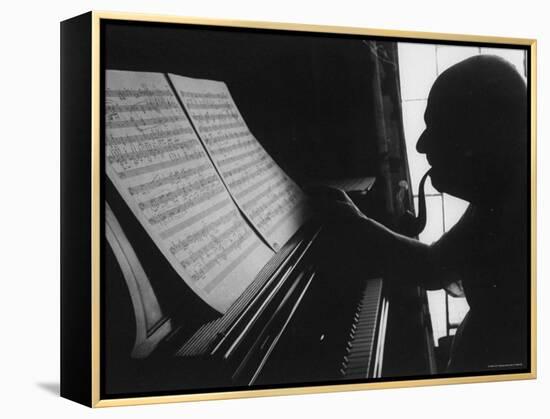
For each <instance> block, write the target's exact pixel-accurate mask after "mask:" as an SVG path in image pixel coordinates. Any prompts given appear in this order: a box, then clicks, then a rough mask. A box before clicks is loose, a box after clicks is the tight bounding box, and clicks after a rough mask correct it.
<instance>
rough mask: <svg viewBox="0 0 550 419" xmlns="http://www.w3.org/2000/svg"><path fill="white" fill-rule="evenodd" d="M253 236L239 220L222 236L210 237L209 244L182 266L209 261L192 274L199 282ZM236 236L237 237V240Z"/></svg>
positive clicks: (183, 262)
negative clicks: (213, 255)
mask: <svg viewBox="0 0 550 419" xmlns="http://www.w3.org/2000/svg"><path fill="white" fill-rule="evenodd" d="M252 234H253V233H252V231H251V230H249V229H246V228H244V222H243V221H242V220H241V219H237V220H235V221H234V222H233V223H232V224H231V227H230V228H228V229H227V230H225V231H224V232H223V233H222V234H220V235H217V236H215V237H210V241H208V243H206V244H205V245H203V246H202V247H201V248H199V249H198V250H197V251H195V252H193V253H191V254H190V255H189V256H188V257H187V258H185V259H183V260H182V261H181V262H180V264H181V266H182V267H183V268H184V269H186V268H188V267H192V266H194V265H196V264H197V262H200V261H203V260H207V261H208V262H206V263H201V265H202V266H201V268H199V269H198V270H196V271H195V272H194V273H193V274H192V277H193V279H194V280H195V281H197V280H199V279H201V278H202V277H203V276H204V275H205V274H206V273H208V272H209V271H210V269H212V268H213V267H214V266H215V265H216V264H219V263H220V261H225V260H227V256H228V255H229V254H230V253H231V252H232V251H234V250H235V249H236V248H238V247H239V246H240V245H241V244H242V242H243V241H245V240H246V239H247V238H249V237H250V236H251V235H252ZM235 236H237V237H236V238H235ZM227 241H229V243H226V242H227ZM216 250H217V251H216ZM212 254H215V255H216V257H214V258H212V257H211V255H212Z"/></svg>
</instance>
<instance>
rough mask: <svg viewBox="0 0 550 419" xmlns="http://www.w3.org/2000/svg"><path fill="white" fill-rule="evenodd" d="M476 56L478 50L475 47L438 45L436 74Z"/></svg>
mask: <svg viewBox="0 0 550 419" xmlns="http://www.w3.org/2000/svg"><path fill="white" fill-rule="evenodd" d="M478 54H479V48H477V47H454V46H447V45H445V46H441V45H439V46H438V47H437V74H441V73H443V72H444V71H445V70H446V69H448V68H449V67H451V66H452V65H454V64H456V63H459V62H460V61H463V60H465V59H466V58H469V57H472V56H474V55H478Z"/></svg>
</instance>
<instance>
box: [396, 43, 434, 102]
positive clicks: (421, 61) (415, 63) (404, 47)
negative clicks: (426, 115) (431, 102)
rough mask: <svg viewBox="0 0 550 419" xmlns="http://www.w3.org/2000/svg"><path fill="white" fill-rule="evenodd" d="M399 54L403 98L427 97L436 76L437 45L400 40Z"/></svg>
mask: <svg viewBox="0 0 550 419" xmlns="http://www.w3.org/2000/svg"><path fill="white" fill-rule="evenodd" d="M398 54H399V62H400V64H401V65H399V78H400V79H401V98H402V99H403V100H409V99H426V98H427V97H428V92H429V91H430V88H431V87H432V84H433V82H434V81H435V77H436V66H435V45H426V44H412V43H404V42H400V43H399V44H398ZM402 63H404V65H403V64H402Z"/></svg>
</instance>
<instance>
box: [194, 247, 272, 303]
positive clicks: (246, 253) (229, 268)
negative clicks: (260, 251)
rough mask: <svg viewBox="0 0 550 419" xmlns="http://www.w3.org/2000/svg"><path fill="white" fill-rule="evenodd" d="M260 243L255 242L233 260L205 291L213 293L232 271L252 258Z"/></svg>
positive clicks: (206, 286) (207, 285)
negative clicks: (248, 258) (249, 257)
mask: <svg viewBox="0 0 550 419" xmlns="http://www.w3.org/2000/svg"><path fill="white" fill-rule="evenodd" d="M247 238H248V237H246V239H247ZM244 241H245V239H243V240H241V242H240V243H239V245H240V244H241V243H242V242H244ZM260 243H261V242H260V241H254V242H253V243H252V244H251V245H250V246H248V247H247V248H246V249H245V250H244V251H242V252H241V254H240V255H239V256H238V257H237V258H235V260H233V261H232V262H231V263H230V264H229V265H228V266H226V267H225V268H224V270H223V271H221V272H220V273H219V274H218V275H216V276H215V277H214V279H212V280H211V281H210V282H209V283H208V284H206V285H205V287H204V288H203V290H204V291H205V292H206V293H208V294H209V293H210V292H212V290H213V289H214V288H216V287H217V286H218V285H219V283H220V282H222V281H223V280H224V279H225V278H227V275H229V273H230V272H231V271H233V270H234V269H235V268H236V267H237V266H239V265H240V264H241V263H242V262H243V261H244V260H245V259H246V258H247V257H248V256H250V254H251V253H252V252H253V251H254V250H255V249H257V248H258V246H260Z"/></svg>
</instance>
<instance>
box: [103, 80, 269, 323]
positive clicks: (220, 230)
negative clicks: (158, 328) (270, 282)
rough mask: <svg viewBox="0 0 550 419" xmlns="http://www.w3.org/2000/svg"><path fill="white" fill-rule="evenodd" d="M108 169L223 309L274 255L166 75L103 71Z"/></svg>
mask: <svg viewBox="0 0 550 419" xmlns="http://www.w3.org/2000/svg"><path fill="white" fill-rule="evenodd" d="M105 102H106V103H105V115H106V116H105V127H106V135H105V143H106V150H105V151H106V152H105V158H106V171H107V175H108V176H109V178H110V179H111V181H112V182H113V184H114V186H115V187H116V189H117V190H118V192H119V193H120V194H121V196H122V197H123V199H124V200H125V201H126V203H127V204H128V205H129V207H130V208H131V209H132V212H133V213H134V214H135V216H136V217H137V218H138V220H139V221H140V223H141V224H142V225H143V227H144V228H145V230H146V231H147V232H148V234H149V235H150V236H151V237H152V239H153V240H154V242H155V243H156V245H157V246H158V247H159V249H160V250H161V251H162V253H163V254H164V256H165V257H166V258H167V260H168V261H169V262H170V264H171V265H172V267H173V268H174V269H175V270H176V272H177V273H178V274H179V275H180V276H181V277H182V278H183V280H184V281H185V282H186V283H187V284H188V285H189V286H190V287H191V288H192V289H193V290H194V291H195V292H196V293H197V294H198V295H199V296H200V297H201V298H202V299H203V300H204V301H206V302H207V303H208V304H210V305H211V306H212V307H213V308H215V309H216V310H218V311H220V312H221V313H224V312H225V311H226V310H227V309H228V308H229V307H230V305H231V304H232V303H233V302H234V301H235V300H236V299H237V298H238V297H239V295H240V294H241V293H242V292H243V291H244V289H245V288H246V287H247V286H248V285H249V283H250V282H252V281H253V280H254V278H255V276H256V274H257V273H258V272H259V271H260V269H261V268H262V267H263V266H264V265H265V264H266V263H267V262H268V261H269V259H270V258H271V257H272V256H273V252H272V250H271V249H269V247H268V246H266V245H265V244H264V243H263V242H262V241H261V239H260V238H259V237H258V236H257V235H256V233H255V232H254V231H253V230H252V228H251V227H250V226H249V225H248V224H247V222H246V220H244V219H243V218H242V215H241V214H240V213H239V210H238V208H237V207H236V205H235V204H234V202H233V201H232V200H231V197H230V196H229V193H228V192H227V190H226V188H225V187H224V185H223V182H222V181H221V179H220V177H219V175H218V174H217V172H216V170H215V168H214V166H213V165H212V162H211V161H210V159H209V158H208V156H207V154H206V152H205V151H204V148H203V146H202V144H201V143H200V140H199V139H198V138H197V135H196V134H195V132H194V130H193V128H192V127H191V124H190V123H189V120H188V119H187V116H186V115H185V113H184V112H183V110H182V109H181V106H180V104H179V102H178V100H177V98H176V97H175V95H174V93H173V91H172V89H171V87H170V85H169V83H168V81H167V80H166V77H165V76H164V75H163V74H157V73H137V72H127V71H115V70H108V71H107V72H106V91H105Z"/></svg>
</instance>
